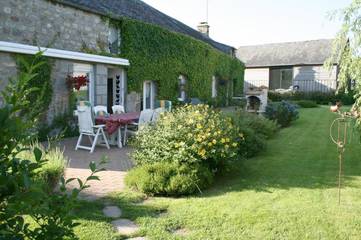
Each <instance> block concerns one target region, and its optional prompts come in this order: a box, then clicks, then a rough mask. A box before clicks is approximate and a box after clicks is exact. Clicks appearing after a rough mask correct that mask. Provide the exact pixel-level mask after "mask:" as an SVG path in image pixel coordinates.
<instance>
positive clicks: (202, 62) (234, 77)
mask: <svg viewBox="0 0 361 240" xmlns="http://www.w3.org/2000/svg"><path fill="white" fill-rule="evenodd" d="M108 21H109V22H110V24H112V25H113V26H116V27H118V28H119V29H120V32H121V46H120V55H119V57H122V58H126V59H129V61H130V64H131V65H130V67H129V69H128V92H130V91H137V92H140V91H141V89H142V84H143V81H145V80H153V81H155V82H156V83H157V96H158V98H159V99H170V100H173V101H175V100H176V99H177V96H178V91H179V86H178V84H179V83H178V77H179V75H184V76H185V77H186V78H187V84H186V91H187V95H188V97H198V98H200V99H202V100H203V101H215V102H218V103H220V102H222V101H224V100H225V98H226V96H228V97H231V96H232V95H233V94H235V95H239V94H241V92H242V87H243V72H244V64H243V63H242V62H240V61H239V60H238V59H236V58H233V57H231V56H229V55H227V54H225V53H223V52H220V51H218V50H216V49H215V48H213V47H212V46H210V45H209V44H207V43H204V42H202V41H199V40H196V39H194V38H191V37H189V36H186V35H184V34H180V33H175V32H172V31H169V30H166V29H164V28H161V27H159V26H156V25H152V24H148V23H144V22H140V21H137V20H132V19H126V18H123V19H118V20H109V19H108ZM212 76H216V77H217V78H218V79H219V80H220V82H222V84H219V87H218V100H217V99H216V100H214V99H212V97H211V95H212Z"/></svg>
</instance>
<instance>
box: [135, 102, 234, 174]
mask: <svg viewBox="0 0 361 240" xmlns="http://www.w3.org/2000/svg"><path fill="white" fill-rule="evenodd" d="M237 132H238V131H237V130H236V129H235V128H234V126H233V125H232V123H231V120H230V119H229V118H227V119H226V118H224V117H223V116H222V115H221V114H220V113H219V112H216V111H215V110H213V109H212V108H210V107H208V106H207V105H194V106H193V105H186V106H184V107H179V108H177V109H176V110H175V111H173V112H170V113H166V114H164V115H162V116H161V117H160V119H159V120H158V121H157V124H156V125H155V126H148V127H145V128H143V129H141V130H140V132H139V133H138V134H137V136H136V138H135V141H134V146H135V151H134V153H133V154H132V157H133V158H134V160H135V162H136V163H137V164H138V165H142V164H145V163H155V162H176V163H179V164H188V165H192V164H202V165H205V166H208V167H209V168H210V169H212V170H213V171H217V169H218V168H219V167H222V166H223V165H224V164H225V163H226V162H227V161H230V160H231V159H232V158H234V157H235V156H236V149H237V146H238V143H239V141H240V137H239V136H237V135H238V134H237Z"/></svg>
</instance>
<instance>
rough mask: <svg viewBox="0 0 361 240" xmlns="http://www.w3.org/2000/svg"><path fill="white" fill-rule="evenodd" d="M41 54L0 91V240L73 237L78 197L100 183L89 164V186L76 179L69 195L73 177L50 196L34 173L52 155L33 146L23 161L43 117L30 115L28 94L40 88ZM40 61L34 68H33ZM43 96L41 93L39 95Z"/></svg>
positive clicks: (31, 113)
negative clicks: (93, 183) (31, 222)
mask: <svg viewBox="0 0 361 240" xmlns="http://www.w3.org/2000/svg"><path fill="white" fill-rule="evenodd" d="M41 59H42V52H39V53H37V54H36V55H35V56H34V64H31V65H28V66H26V71H23V72H20V73H19V75H18V77H17V78H16V79H10V83H9V85H8V86H7V87H6V89H5V91H4V92H3V93H2V95H3V99H4V104H3V106H2V107H0V125H1V126H2V127H1V128H0V136H1V138H0V239H59V240H60V239H65V238H68V239H69V238H70V239H75V238H76V237H75V235H74V233H73V228H74V227H75V226H76V225H77V224H76V223H75V222H74V221H73V219H74V216H73V215H72V210H73V208H74V207H75V204H76V199H77V196H78V194H79V193H80V192H81V191H82V190H83V189H85V188H87V187H89V185H88V184H87V183H88V181H90V180H96V179H98V177H97V176H95V175H94V174H96V173H97V172H98V171H100V170H98V169H97V166H96V165H95V163H91V164H90V168H91V172H92V173H91V175H90V176H89V177H88V178H87V181H86V182H84V183H83V182H82V181H81V180H80V179H78V182H79V188H75V189H73V190H72V192H71V194H70V195H68V194H67V193H66V188H65V187H66V184H67V183H69V182H71V181H74V180H75V179H68V180H65V179H64V178H62V181H61V185H60V192H59V193H49V192H48V191H47V190H48V189H44V188H41V187H39V186H38V185H37V184H34V182H33V179H35V178H36V173H38V172H39V171H41V168H42V166H46V163H47V161H48V160H47V159H45V156H46V155H47V156H48V157H51V156H52V155H51V154H48V153H46V154H43V151H42V150H41V149H39V148H37V147H33V148H32V152H33V155H34V156H33V157H32V159H33V160H30V159H28V158H27V157H26V156H25V157H24V158H22V157H21V154H22V153H23V152H24V151H29V149H31V148H30V146H31V141H32V140H33V137H34V135H33V132H32V129H33V128H34V127H35V124H36V123H37V121H38V118H39V116H40V114H41V113H40V112H39V111H27V110H28V109H30V108H32V107H33V104H34V102H38V101H39V100H38V99H34V101H30V97H29V96H30V95H33V94H35V93H36V92H38V91H39V88H31V87H29V82H31V81H34V79H35V78H36V77H37V74H36V72H38V71H40V70H39V68H41V67H42V66H43V65H44V62H43V61H42V60H41ZM35 62H36V64H35ZM34 96H36V94H35V95H34ZM38 96H41V95H38ZM24 215H28V216H30V217H31V218H32V219H33V220H34V221H35V222H36V223H37V225H36V226H35V227H33V228H30V227H29V224H28V223H26V222H25V221H24Z"/></svg>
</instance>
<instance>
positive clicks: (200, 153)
mask: <svg viewBox="0 0 361 240" xmlns="http://www.w3.org/2000/svg"><path fill="white" fill-rule="evenodd" d="M198 154H199V155H200V156H202V157H204V156H205V155H206V150H205V149H203V148H202V149H200V150H199V151H198Z"/></svg>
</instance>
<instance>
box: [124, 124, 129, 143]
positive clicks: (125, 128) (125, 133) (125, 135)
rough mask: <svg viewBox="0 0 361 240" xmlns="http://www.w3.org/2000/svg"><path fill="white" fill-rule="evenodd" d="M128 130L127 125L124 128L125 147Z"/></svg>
mask: <svg viewBox="0 0 361 240" xmlns="http://www.w3.org/2000/svg"><path fill="white" fill-rule="evenodd" d="M127 130H128V124H125V126H124V140H123V145H124V146H125V144H126V142H127Z"/></svg>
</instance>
